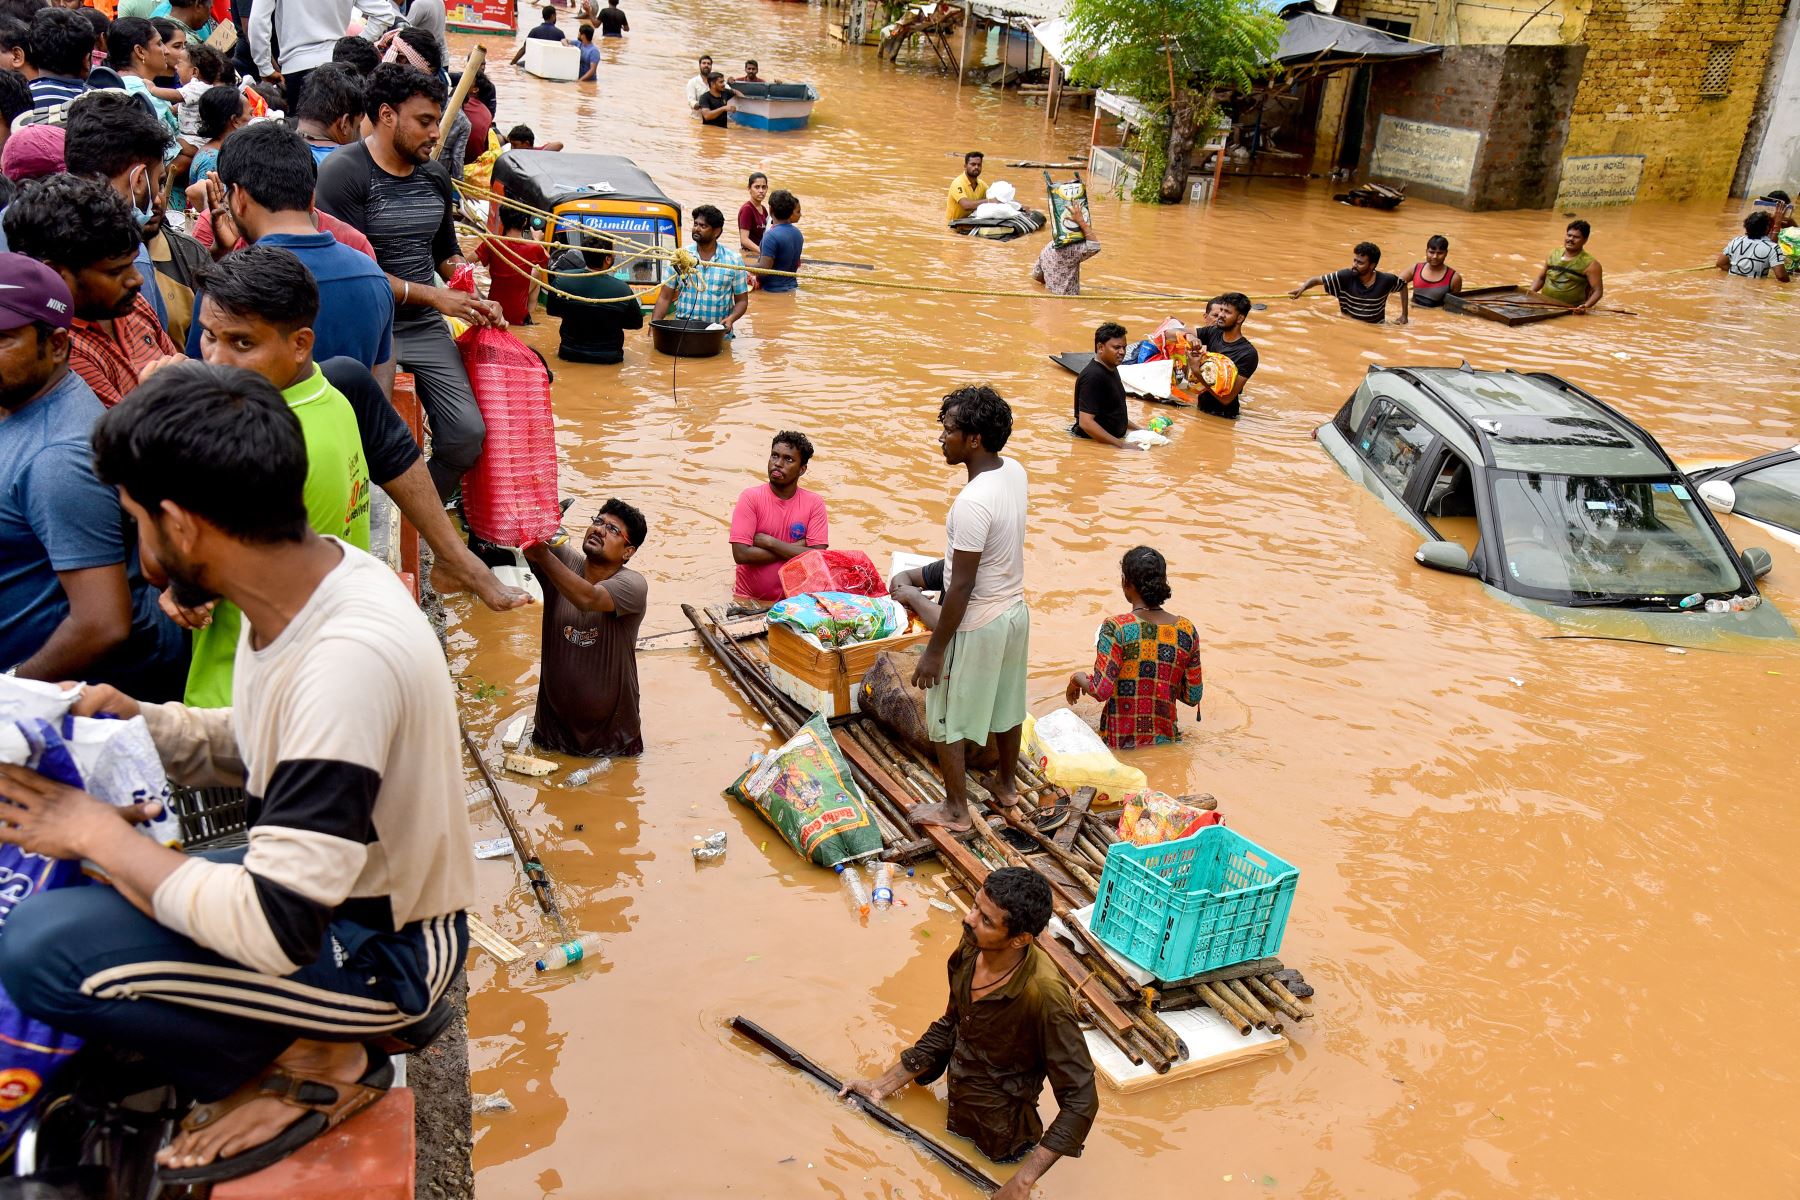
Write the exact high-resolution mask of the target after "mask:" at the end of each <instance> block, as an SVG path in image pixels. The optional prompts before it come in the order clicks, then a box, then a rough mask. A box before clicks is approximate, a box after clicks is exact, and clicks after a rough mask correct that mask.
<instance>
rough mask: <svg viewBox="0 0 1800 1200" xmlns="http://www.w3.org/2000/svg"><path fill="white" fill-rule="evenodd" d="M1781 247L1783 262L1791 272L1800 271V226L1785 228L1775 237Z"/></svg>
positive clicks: (1776, 242)
mask: <svg viewBox="0 0 1800 1200" xmlns="http://www.w3.org/2000/svg"><path fill="white" fill-rule="evenodd" d="M1775 244H1776V246H1778V247H1780V249H1781V257H1782V261H1783V264H1784V265H1785V266H1786V267H1787V269H1788V270H1789V271H1790V272H1794V271H1800V228H1793V229H1784V230H1782V231H1781V233H1780V234H1778V235H1777V236H1776V238H1775Z"/></svg>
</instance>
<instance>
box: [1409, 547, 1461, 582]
mask: <svg viewBox="0 0 1800 1200" xmlns="http://www.w3.org/2000/svg"><path fill="white" fill-rule="evenodd" d="M1413 561H1414V562H1417V563H1420V564H1422V565H1424V566H1427V567H1430V568H1431V569H1432V570H1434V571H1449V572H1450V573H1451V574H1453V575H1469V574H1473V573H1474V570H1475V568H1474V567H1473V565H1471V563H1470V561H1469V552H1468V550H1467V549H1465V548H1464V547H1463V545H1462V544H1461V543H1460V542H1439V541H1432V542H1426V543H1424V544H1423V545H1421V546H1420V547H1419V550H1418V553H1416V554H1414V555H1413Z"/></svg>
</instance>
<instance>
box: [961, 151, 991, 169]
mask: <svg viewBox="0 0 1800 1200" xmlns="http://www.w3.org/2000/svg"><path fill="white" fill-rule="evenodd" d="M986 157H987V155H985V154H983V153H982V152H981V151H979V150H971V151H969V152H968V153H967V154H965V155H963V166H965V167H966V166H968V165H969V160H970V159H971V158H986Z"/></svg>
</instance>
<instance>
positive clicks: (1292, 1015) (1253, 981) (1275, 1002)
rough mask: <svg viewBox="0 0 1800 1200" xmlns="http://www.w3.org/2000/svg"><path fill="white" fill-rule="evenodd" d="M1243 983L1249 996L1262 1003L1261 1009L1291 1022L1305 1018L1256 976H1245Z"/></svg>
mask: <svg viewBox="0 0 1800 1200" xmlns="http://www.w3.org/2000/svg"><path fill="white" fill-rule="evenodd" d="M1244 983H1245V985H1246V986H1248V987H1249V989H1250V994H1251V995H1253V996H1255V997H1256V998H1257V999H1258V1000H1260V1001H1262V1005H1263V1007H1264V1008H1266V1009H1268V1010H1269V1011H1270V1012H1278V1013H1280V1014H1282V1015H1283V1016H1285V1017H1287V1018H1288V1019H1289V1020H1293V1021H1300V1020H1303V1019H1304V1018H1305V1016H1306V1014H1305V1013H1303V1012H1301V1011H1300V1010H1299V1009H1298V1008H1296V1007H1294V1006H1293V1005H1291V1004H1289V1003H1287V1002H1286V1001H1284V1000H1283V999H1282V998H1281V997H1280V996H1277V995H1276V994H1275V992H1274V990H1273V989H1272V988H1270V987H1269V985H1268V984H1266V983H1264V982H1263V981H1262V980H1260V979H1258V978H1257V977H1256V976H1254V975H1248V976H1245V978H1244Z"/></svg>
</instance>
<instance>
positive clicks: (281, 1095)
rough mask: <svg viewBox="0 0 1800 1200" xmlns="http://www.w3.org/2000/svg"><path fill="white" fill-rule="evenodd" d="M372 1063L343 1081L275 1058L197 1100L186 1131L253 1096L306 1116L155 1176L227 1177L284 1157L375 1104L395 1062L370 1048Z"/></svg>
mask: <svg viewBox="0 0 1800 1200" xmlns="http://www.w3.org/2000/svg"><path fill="white" fill-rule="evenodd" d="M368 1054H369V1065H368V1068H367V1069H366V1070H365V1071H364V1072H363V1074H362V1077H361V1078H360V1079H358V1080H357V1081H356V1082H355V1083H339V1082H336V1081H334V1080H329V1079H318V1078H315V1077H313V1076H309V1075H301V1074H298V1073H296V1072H292V1071H287V1070H284V1069H282V1068H281V1067H278V1066H275V1065H274V1064H270V1066H269V1067H268V1068H267V1069H265V1070H264V1071H263V1073H262V1074H261V1075H259V1076H257V1077H256V1078H255V1079H253V1080H251V1081H250V1082H249V1083H247V1084H245V1085H244V1086H243V1087H241V1088H239V1089H238V1090H237V1091H235V1092H233V1093H231V1095H229V1096H227V1097H225V1098H224V1099H223V1100H218V1101H215V1102H213V1103H211V1104H201V1105H197V1106H196V1107H195V1108H194V1110H193V1111H192V1112H190V1113H189V1114H188V1115H187V1117H186V1118H185V1119H183V1121H182V1122H181V1128H182V1130H183V1131H189V1130H194V1129H203V1128H205V1127H206V1126H208V1125H211V1124H213V1123H214V1122H216V1121H218V1120H220V1119H221V1118H222V1117H224V1116H225V1115H226V1114H228V1113H231V1112H234V1111H236V1110H237V1109H240V1108H242V1107H243V1106H244V1105H246V1104H248V1103H249V1102H250V1101H252V1100H258V1099H262V1098H264V1097H270V1096H272V1097H274V1098H275V1099H278V1100H280V1101H281V1102H282V1103H283V1104H289V1105H292V1106H293V1107H295V1108H298V1109H300V1110H301V1117H300V1119H299V1120H297V1121H295V1122H294V1123H293V1124H292V1125H289V1126H288V1127H287V1128H286V1129H283V1130H282V1131H281V1132H280V1133H278V1134H276V1135H275V1136H274V1137H272V1138H270V1139H269V1140H268V1141H266V1142H264V1143H263V1144H262V1145H260V1146H254V1147H252V1148H251V1149H249V1150H246V1151H244V1152H243V1153H242V1154H234V1155H232V1156H231V1157H230V1158H221V1159H215V1160H214V1161H212V1162H210V1163H206V1164H205V1165H203V1166H198V1167H159V1168H157V1172H156V1178H157V1179H158V1181H160V1182H161V1183H162V1184H164V1185H165V1186H167V1187H172V1188H173V1187H187V1186H192V1185H194V1184H202V1183H223V1182H224V1181H226V1180H227V1179H238V1178H241V1177H242V1176H245V1175H249V1174H252V1173H254V1172H256V1171H260V1170H262V1169H263V1168H264V1167H267V1166H270V1165H272V1164H274V1163H278V1162H280V1161H281V1160H282V1159H284V1158H286V1157H287V1156H288V1155H290V1154H292V1153H293V1152H294V1151H296V1150H298V1149H299V1148H300V1147H302V1146H304V1145H306V1143H308V1142H310V1141H312V1140H313V1139H314V1138H316V1137H318V1136H319V1135H320V1134H321V1133H324V1132H325V1131H326V1130H328V1129H335V1128H337V1127H338V1126H339V1125H342V1124H343V1123H344V1122H345V1121H347V1120H349V1119H350V1118H351V1117H353V1116H355V1115H356V1114H357V1113H359V1112H361V1111H362V1110H363V1109H365V1108H367V1107H369V1106H370V1105H371V1104H374V1103H375V1102H376V1101H377V1100H379V1099H381V1098H382V1097H383V1096H385V1095H386V1094H387V1091H388V1089H389V1088H391V1087H392V1086H393V1085H394V1063H393V1060H392V1059H390V1058H388V1056H387V1055H385V1054H383V1053H381V1052H380V1051H378V1050H370V1051H369V1052H368Z"/></svg>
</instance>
